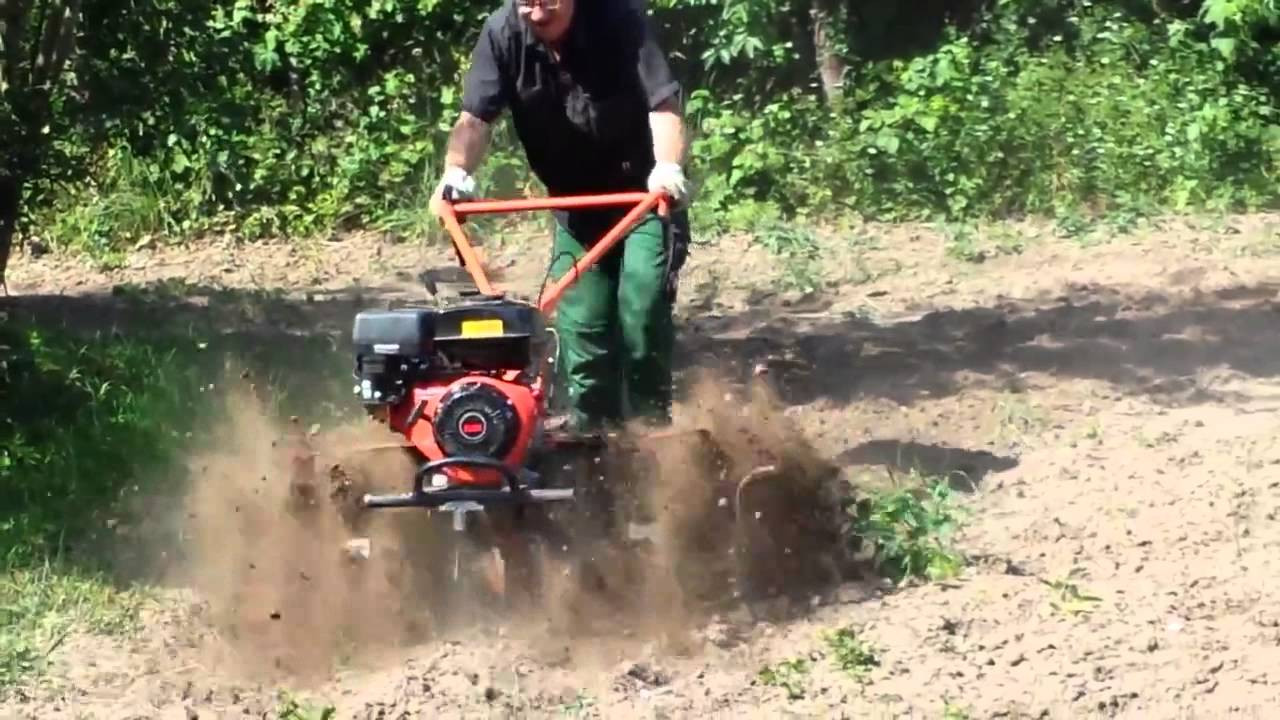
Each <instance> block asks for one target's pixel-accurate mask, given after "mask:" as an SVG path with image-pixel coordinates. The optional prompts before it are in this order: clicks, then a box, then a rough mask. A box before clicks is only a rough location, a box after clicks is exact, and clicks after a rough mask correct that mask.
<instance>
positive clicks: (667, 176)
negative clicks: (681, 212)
mask: <svg viewBox="0 0 1280 720" xmlns="http://www.w3.org/2000/svg"><path fill="white" fill-rule="evenodd" d="M659 191H663V192H666V193H667V195H668V196H669V197H670V198H671V204H672V205H673V206H675V207H682V206H684V204H685V202H686V201H687V200H688V199H689V181H688V180H687V179H686V178H685V176H684V170H683V169H681V167H680V166H679V165H678V164H676V163H663V162H660V163H658V164H657V165H654V166H653V171H652V172H650V173H649V192H659Z"/></svg>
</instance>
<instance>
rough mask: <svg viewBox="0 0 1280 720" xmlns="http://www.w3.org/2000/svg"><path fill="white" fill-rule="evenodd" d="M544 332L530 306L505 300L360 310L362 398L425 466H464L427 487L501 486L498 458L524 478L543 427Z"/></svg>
mask: <svg viewBox="0 0 1280 720" xmlns="http://www.w3.org/2000/svg"><path fill="white" fill-rule="evenodd" d="M541 330H542V328H541V325H540V316H539V315H538V313H537V311H536V310H535V309H534V308H533V307H532V306H530V305H526V304H522V303H518V302H513V301H510V300H501V299H489V300H480V301H477V302H474V303H468V304H464V305H460V306H457V307H453V308H447V309H442V310H437V309H430V308H406V309H397V310H368V311H364V312H362V313H360V314H359V315H357V316H356V323H355V328H354V332H353V340H354V344H355V347H356V378H357V380H358V381H359V384H358V385H357V386H356V393H357V394H358V395H360V396H361V399H362V401H363V402H364V404H365V405H366V407H368V408H369V410H370V411H371V412H374V413H375V414H378V415H380V416H382V417H384V418H385V419H386V421H387V422H388V424H389V426H390V427H391V429H392V430H394V431H395V432H397V433H400V434H402V435H404V436H405V437H406V438H408V440H409V441H410V442H411V443H412V444H413V447H414V448H415V449H416V450H417V452H418V453H420V454H421V456H422V459H423V460H424V461H425V462H428V463H431V462H433V461H443V460H447V459H455V460H459V461H460V462H450V463H442V464H441V466H440V467H439V469H437V470H435V471H432V472H430V473H429V477H424V478H422V482H423V483H424V484H427V483H430V486H432V487H436V488H440V487H444V486H450V487H458V486H478V485H482V486H498V485H501V484H502V483H503V482H504V477H506V476H508V475H509V472H507V473H504V472H503V471H502V470H501V469H498V468H495V467H493V461H497V462H499V463H501V464H502V465H505V466H506V468H508V469H509V471H510V472H518V471H519V468H520V467H521V466H522V465H523V464H524V463H525V461H526V459H527V457H528V454H529V450H530V447H531V445H532V443H533V442H534V440H535V438H536V437H537V436H538V433H539V431H540V425H541V423H542V421H543V418H542V408H543V402H544V399H545V398H544V397H543V386H542V377H541V375H540V373H539V372H538V366H539V364H540V363H539V362H538V360H539V357H538V356H539V355H540V353H539V352H537V348H538V346H539V343H538V342H537V340H538V338H539V336H540V332H541ZM468 459H470V460H472V461H473V462H464V461H465V460H468ZM485 463H488V466H487V467H486V465H485ZM422 489H423V490H427V489H429V488H426V487H424V488H422Z"/></svg>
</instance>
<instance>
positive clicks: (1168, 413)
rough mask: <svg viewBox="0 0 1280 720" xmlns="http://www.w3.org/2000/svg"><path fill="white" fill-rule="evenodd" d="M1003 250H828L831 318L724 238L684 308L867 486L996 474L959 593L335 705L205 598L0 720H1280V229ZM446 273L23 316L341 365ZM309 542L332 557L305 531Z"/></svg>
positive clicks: (913, 232)
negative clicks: (854, 657) (168, 331)
mask: <svg viewBox="0 0 1280 720" xmlns="http://www.w3.org/2000/svg"><path fill="white" fill-rule="evenodd" d="M978 237H979V240H980V244H981V246H982V247H985V248H988V249H993V250H994V251H993V252H992V253H991V254H990V255H989V256H988V257H986V258H985V259H984V261H983V262H964V261H961V260H959V259H955V258H953V257H951V256H949V255H948V254H947V253H946V252H945V248H946V238H945V236H944V235H943V234H942V233H940V232H938V231H936V230H934V229H931V228H910V227H880V226H858V227H853V228H848V229H842V230H840V231H833V232H830V233H824V234H822V235H821V236H820V238H819V246H820V247H821V248H822V249H823V252H824V253H825V255H824V256H823V257H824V261H823V265H822V266H820V267H819V268H818V270H819V272H817V273H816V274H813V275H812V277H818V278H819V279H820V280H821V281H822V282H821V283H819V285H820V287H819V288H818V289H817V290H816V291H815V292H812V293H808V294H805V293H800V292H797V291H793V290H787V289H786V288H787V287H788V285H787V283H788V281H790V280H795V279H797V278H798V279H810V278H809V277H801V276H797V274H795V273H784V272H780V271H779V263H778V261H777V260H776V259H774V258H773V257H771V256H770V255H768V254H767V253H766V252H764V251H763V250H761V249H759V248H758V247H753V246H751V245H750V244H749V243H747V242H746V241H744V240H737V239H725V240H722V241H720V242H718V243H717V244H715V245H706V246H699V247H695V248H694V249H693V253H692V257H691V260H690V264H689V266H688V267H687V269H686V271H685V273H684V279H683V283H682V291H681V307H680V329H681V351H682V360H681V364H682V367H683V368H686V369H692V368H695V367H699V366H702V367H715V368H717V369H719V370H721V371H722V372H723V373H724V374H725V375H724V376H725V378H726V381H728V380H742V379H744V378H746V377H747V376H748V375H749V374H751V373H752V372H753V371H758V370H762V369H767V371H768V372H767V375H766V376H767V378H768V379H769V381H770V382H771V383H772V384H773V386H774V387H775V388H776V390H777V392H778V396H779V397H780V399H781V402H782V403H783V405H784V410H785V413H784V416H783V417H785V419H786V420H787V421H788V422H790V423H792V424H794V426H795V428H796V429H797V430H798V431H799V432H800V433H801V434H802V435H803V437H804V438H805V439H807V441H808V442H810V443H811V444H812V445H813V447H814V448H815V450H816V451H817V452H818V453H819V454H820V455H821V456H822V457H823V458H826V459H827V460H829V461H830V462H832V463H834V464H835V465H837V466H838V467H839V469H840V472H841V477H842V480H843V481H844V482H851V483H855V484H883V483H885V482H887V481H888V480H887V478H888V477H889V476H890V475H892V476H894V477H900V476H901V475H902V474H903V473H905V472H907V471H908V470H909V469H910V468H912V467H918V468H922V469H924V470H926V471H928V472H934V473H948V472H955V471H961V472H963V473H964V474H965V476H966V477H967V481H966V482H964V483H962V484H959V485H958V487H960V488H961V491H960V503H961V505H962V506H963V508H964V509H965V511H966V513H967V522H966V524H965V525H964V526H963V528H962V531H961V532H960V534H959V536H958V538H957V542H958V545H959V547H960V548H961V550H962V551H963V552H964V553H965V555H966V556H967V558H968V563H967V566H966V568H965V570H964V572H963V573H962V574H961V576H960V577H958V578H956V579H953V580H950V581H946V582H938V583H912V584H909V585H908V586H906V587H902V588H898V589H891V588H889V587H888V586H887V585H885V584H884V583H879V582H875V581H874V580H873V579H870V578H867V577H863V578H847V579H846V581H845V582H843V583H842V584H841V585H839V586H836V587H827V588H825V589H824V590H823V591H822V592H820V593H815V595H814V597H813V599H812V601H811V602H801V603H798V604H797V606H793V607H791V612H790V613H789V614H788V615H786V616H784V617H781V618H773V617H771V619H766V618H760V617H757V616H755V615H753V614H751V613H750V612H747V611H746V610H744V609H742V608H734V607H729V608H727V609H724V610H723V611H721V612H719V613H718V614H717V615H715V616H714V617H698V618H696V620H692V619H690V620H689V621H688V622H686V623H684V624H680V623H671V624H670V625H668V626H666V627H664V628H663V630H664V631H665V632H662V633H659V632H657V630H656V629H655V626H653V625H649V624H644V623H641V622H639V621H638V620H637V621H633V618H631V617H629V616H627V615H618V616H614V617H612V618H610V620H611V622H610V623H609V627H608V628H607V629H605V630H601V631H598V632H597V631H589V630H587V629H584V628H575V632H573V633H564V634H559V635H558V634H556V630H555V628H557V627H560V628H563V627H564V626H563V625H557V624H556V623H555V622H554V620H555V618H554V617H551V615H554V613H552V612H551V611H549V610H547V613H546V614H547V617H545V618H544V617H536V613H534V615H535V616H533V617H531V616H529V615H528V614H526V615H523V616H518V617H500V618H491V619H490V620H489V621H488V622H487V623H481V624H478V625H473V626H460V627H458V628H457V629H456V632H454V633H452V634H451V635H450V636H449V637H448V638H441V637H438V636H431V637H427V638H424V639H422V640H421V641H414V642H411V643H406V644H405V646H403V647H396V648H389V649H387V650H386V652H384V653H379V654H377V655H362V656H361V658H360V660H359V661H358V662H356V661H352V662H349V663H345V664H343V665H341V666H340V667H339V668H337V669H333V670H330V669H328V668H327V666H324V663H323V662H321V663H319V664H320V665H321V666H324V669H323V670H322V671H321V672H320V674H319V675H318V676H317V675H312V676H308V677H307V678H301V677H287V676H286V677H283V678H280V677H278V676H277V674H275V673H273V672H272V670H273V669H274V670H276V671H279V670H280V668H278V667H277V668H272V667H270V665H271V662H270V661H271V660H272V657H271V656H268V655H267V654H265V653H264V654H261V655H258V656H248V657H246V656H243V655H242V656H239V657H236V656H234V653H233V651H232V650H230V649H229V648H231V647H233V646H234V645H235V642H234V638H230V637H228V636H227V630H226V626H225V625H219V624H218V622H217V621H216V618H214V617H211V616H210V614H209V610H208V605H207V601H208V600H209V598H208V597H201V595H200V593H199V592H196V591H193V590H191V589H188V590H186V591H185V592H186V593H187V595H185V596H181V597H182V598H183V599H181V600H173V601H166V602H164V603H162V604H160V605H158V606H157V608H156V610H155V611H154V614H153V616H152V617H151V618H150V619H149V621H148V626H147V628H146V631H145V632H143V633H141V634H140V635H138V636H137V637H132V638H123V639H104V638H98V637H92V636H82V637H77V638H73V639H72V640H71V641H69V642H67V643H66V644H64V645H63V646H62V647H61V648H60V649H59V650H58V651H57V652H56V653H55V655H54V657H53V661H54V669H53V671H52V673H51V675H50V677H49V678H47V679H46V680H44V681H42V682H41V683H39V684H36V685H33V686H31V687H26V688H17V689H13V692H11V693H9V697H8V699H7V700H6V701H5V703H4V704H3V705H0V717H15V718H18V717H21V718H55V717H68V718H70V717H109V718H134V717H138V718H141V717H163V718H168V717H180V718H188V717H190V718H194V717H200V718H205V717H248V716H252V717H271V716H273V715H271V714H270V713H272V712H274V711H275V710H276V709H277V708H278V707H279V698H278V697H277V695H276V694H275V693H276V691H277V690H278V689H280V688H294V689H297V690H299V692H301V693H302V694H303V695H304V696H306V697H310V698H314V699H317V700H321V701H324V702H327V703H332V704H334V705H335V706H336V707H337V717H340V718H401V717H467V718H471V717H476V718H480V717H484V718H489V717H568V716H592V717H608V718H684V717H698V716H706V717H823V718H831V717H849V718H864V717H866V718H872V717H875V718H879V717H895V718H925V717H928V718H941V717H951V718H959V717H972V718H1077V717H1106V718H1113V717H1124V718H1263V717H1272V716H1273V715H1274V709H1275V708H1276V707H1280V600H1277V599H1276V594H1275V591H1276V589H1277V588H1278V587H1280V585H1278V584H1277V581H1276V578H1277V577H1280V559H1278V558H1280V517H1278V515H1280V419H1277V418H1278V416H1277V414H1276V410H1277V409H1280V379H1278V375H1280V295H1278V293H1280V217H1275V216H1250V217H1229V218H1225V219H1216V220H1214V221H1211V222H1210V221H1201V222H1191V221H1185V220H1170V221H1167V222H1163V223H1158V224H1154V225H1152V226H1149V227H1144V228H1141V229H1139V230H1136V231H1134V232H1131V233H1127V234H1124V235H1115V236H1111V235H1106V234H1100V235H1098V236H1097V237H1094V238H1090V239H1089V240H1091V241H1090V242H1082V241H1081V239H1079V238H1074V239H1072V238H1061V237H1056V236H1054V235H1053V233H1052V232H1051V231H1050V230H1049V229H1046V228H1043V227H1039V226H1034V225H1026V226H1011V227H1006V228H999V229H997V230H995V231H989V232H984V233H983V234H980V235H979V236H978ZM1002 248H1003V249H1004V250H1006V251H1007V250H1009V249H1012V248H1016V249H1017V251H1016V252H1001V251H1000V250H1001V249H1002ZM486 252H488V253H489V254H490V255H491V258H490V259H491V263H492V265H493V267H495V268H497V269H500V270H501V272H500V273H499V280H500V282H502V283H504V284H506V285H509V286H511V287H516V288H521V289H524V290H528V289H530V288H536V283H537V282H538V281H539V280H540V279H541V276H540V274H539V273H540V272H541V271H542V268H543V266H544V265H545V248H544V245H543V244H542V241H541V239H540V238H537V237H532V238H517V239H515V240H511V241H509V242H507V243H504V244H498V243H489V245H488V246H487V248H486ZM448 263H449V257H448V255H446V254H444V253H441V252H440V251H439V249H438V247H436V248H429V249H424V248H421V247H417V246H413V245H409V244H396V243H390V242H387V241H385V240H383V239H381V238H378V237H356V238H349V239H347V240H345V241H343V242H332V243H319V244H314V245H305V246H293V247H283V246H254V247H237V246H235V245H234V244H231V243H225V244H214V245H211V246H208V247H202V248H199V249H184V248H160V249H154V248H148V249H140V250H139V251H137V252H136V253H134V254H133V255H132V256H131V257H130V258H129V259H128V261H127V263H126V266H125V267H123V268H121V269H118V270H114V271H110V272H102V271H98V270H97V269H95V268H92V267H89V266H86V265H84V264H82V263H80V262H78V261H77V260H75V259H74V258H66V257H58V256H52V255H45V256H42V257H39V258H32V257H29V256H23V255H19V256H18V257H17V258H16V259H15V264H14V267H13V268H12V270H11V285H10V292H11V293H12V295H13V296H14V297H12V298H11V299H10V300H8V301H7V306H8V307H9V308H10V312H26V311H30V312H33V313H36V314H38V315H40V316H41V317H43V318H45V319H47V320H50V321H52V320H55V319H62V320H65V321H67V322H70V323H74V324H77V325H82V324H86V323H87V324H90V325H104V324H116V325H117V326H119V327H129V323H131V322H132V323H135V324H137V323H139V322H149V321H150V320H149V319H150V318H154V317H156V316H157V314H164V315H166V316H170V317H172V316H175V313H182V315H181V317H183V318H184V319H186V318H196V319H200V320H201V321H204V322H210V323H213V324H215V325H216V326H217V327H221V328H225V329H227V331H228V332H230V331H231V330H233V329H236V330H239V329H246V328H248V329H252V330H255V331H258V332H261V333H263V336H264V337H267V338H271V337H284V336H285V335H287V334H290V333H326V332H327V333H333V334H335V335H336V336H339V337H341V335H342V334H343V333H345V332H347V330H348V327H349V325H348V323H349V321H350V316H351V313H352V312H353V311H354V310H355V309H356V308H358V307H362V306H367V305H370V304H374V303H379V302H383V301H386V300H394V299H405V298H413V297H416V296H418V295H420V294H421V293H420V290H419V287H418V285H417V284H416V282H415V280H414V275H415V274H416V273H417V272H418V271H420V270H421V269H423V268H425V267H429V266H444V265H448ZM139 288H150V290H147V291H146V292H143V293H139V292H137V289H139ZM156 288H166V289H164V290H163V291H162V292H161V291H157V290H156ZM148 293H150V294H148ZM139 297H141V298H142V299H141V300H140V299H139ZM340 352H341V350H340ZM340 362H345V359H342V360H340ZM245 430H246V427H241V428H239V432H238V434H237V435H236V437H237V438H239V439H240V440H245V439H246V438H247V439H248V440H251V441H252V440H254V439H255V438H258V439H259V440H260V436H259V434H257V433H254V432H252V431H248V432H246V431H245ZM255 447H256V446H255ZM226 457H227V456H224V459H226ZM240 460H241V461H243V462H250V461H251V460H249V459H246V458H244V457H241V458H240ZM238 509H239V508H238V507H237V510H238ZM212 517H214V518H215V520H219V518H221V519H220V520H219V522H220V523H221V524H219V525H218V527H219V528H220V530H219V533H220V535H219V536H220V537H222V538H224V539H225V541H226V543H227V545H226V547H225V548H224V549H225V550H226V552H225V553H224V554H223V557H222V561H223V562H224V563H228V562H229V563H231V564H234V563H235V562H239V561H241V560H244V559H245V558H250V559H251V558H252V557H253V554H252V553H251V552H249V550H247V548H252V547H253V545H252V543H253V542H254V537H253V536H252V533H254V532H256V531H255V530H254V528H255V527H257V526H254V525H253V524H252V523H249V522H248V521H245V523H246V524H240V525H233V524H228V522H229V521H226V519H225V517H222V516H218V515H217V514H216V513H215V514H213V515H212ZM291 537H292V540H291V542H294V543H295V544H296V546H297V547H303V546H305V544H306V542H305V539H306V535H305V534H303V532H302V530H301V529H300V530H298V534H295V535H294V536H291ZM277 541H278V538H277V539H275V540H271V541H268V543H267V544H269V545H276V544H277ZM281 542H282V541H281ZM277 549H278V546H277ZM259 552H261V550H259ZM273 556H274V555H273ZM207 562H208V563H209V564H208V565H206V566H205V568H206V569H207V568H208V567H212V565H213V564H216V563H214V561H213V560H209V561H207ZM227 572H230V570H228V571H227ZM280 572H281V573H287V569H281V570H280ZM207 577H208V576H206V579H207ZM225 577H230V576H224V580H225ZM225 582H231V583H232V584H234V582H233V581H225ZM223 587H224V589H225V587H226V586H225V585H224V586H223ZM277 590H278V591H279V592H278V594H277V595H276V596H274V597H273V602H275V603H276V605H277V606H280V607H283V608H284V609H283V612H284V614H285V618H286V620H288V619H292V618H293V617H294V615H295V612H296V613H303V614H306V613H319V614H325V613H329V614H333V615H342V614H351V613H353V612H356V611H358V610H360V609H361V607H362V606H361V605H360V603H361V602H368V601H369V598H370V597H376V594H377V593H378V592H379V590H378V589H377V588H375V587H373V586H371V585H369V586H361V587H360V588H356V589H355V590H354V591H353V590H352V588H351V586H345V589H343V590H341V591H337V590H335V591H333V593H336V594H329V595H326V596H323V597H317V596H314V595H312V596H306V592H305V591H298V592H301V593H302V595H294V596H290V595H288V594H287V593H284V592H283V590H281V589H280V588H277ZM173 592H175V593H178V592H180V589H177V588H175V589H174V590H173ZM343 593H346V594H343ZM265 607H266V605H263V606H262V608H265ZM280 607H277V608H276V610H277V611H278V610H279V609H280ZM542 610H546V609H545V608H543V609H542ZM384 611H385V608H384V607H381V606H378V607H374V608H373V611H372V614H378V613H382V612H384ZM649 614H650V615H654V614H655V613H653V612H651V613H649ZM657 614H659V615H660V614H661V613H657ZM263 624H264V625H268V626H269V625H270V623H267V622H264V623H263ZM838 628H848V629H852V630H853V631H855V632H856V634H857V637H859V638H861V639H863V640H864V641H866V642H867V643H869V646H870V647H872V648H873V649H874V650H873V652H874V654H875V656H876V658H877V662H876V663H875V664H873V665H872V666H870V667H869V669H868V671H867V672H866V674H865V675H864V676H862V677H853V676H851V675H850V674H847V673H844V672H842V671H841V670H840V668H838V667H837V666H836V664H835V662H834V657H833V655H832V651H831V648H830V647H829V646H828V645H827V644H826V643H824V641H823V637H824V633H827V632H830V631H832V630H835V629H838ZM264 632H265V631H264ZM593 633H594V634H593ZM677 636H678V637H679V639H680V640H682V641H680V642H676V641H673V638H674V637H677ZM292 642H293V643H294V644H295V648H303V649H305V648H307V647H314V648H315V652H314V653H310V654H308V653H305V652H304V653H303V656H304V657H310V658H311V659H313V660H324V659H326V658H329V657H331V656H336V655H340V654H341V653H338V652H337V650H336V649H335V648H337V645H335V644H333V642H332V638H329V637H327V636H325V637H320V636H316V637H314V638H309V637H303V638H302V639H301V640H299V639H298V638H297V637H295V638H293V640H292ZM307 642H314V646H308V645H307V644H306V643H307ZM371 642H372V641H371ZM298 643H301V644H298ZM347 650H348V651H350V652H352V653H355V654H359V653H358V652H356V651H357V650H358V648H348V649H347ZM229 658H230V659H229ZM798 659H799V660H804V661H805V662H806V664H807V668H808V669H807V671H806V672H803V673H801V674H799V675H798V676H797V679H796V681H795V682H794V683H793V684H792V685H791V689H790V692H789V691H788V690H787V689H785V688H782V687H776V686H769V685H765V684H763V683H761V682H760V679H759V671H760V670H761V669H762V668H763V667H764V666H766V665H773V664H777V663H780V662H783V661H790V660H798Z"/></svg>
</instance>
